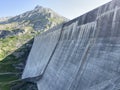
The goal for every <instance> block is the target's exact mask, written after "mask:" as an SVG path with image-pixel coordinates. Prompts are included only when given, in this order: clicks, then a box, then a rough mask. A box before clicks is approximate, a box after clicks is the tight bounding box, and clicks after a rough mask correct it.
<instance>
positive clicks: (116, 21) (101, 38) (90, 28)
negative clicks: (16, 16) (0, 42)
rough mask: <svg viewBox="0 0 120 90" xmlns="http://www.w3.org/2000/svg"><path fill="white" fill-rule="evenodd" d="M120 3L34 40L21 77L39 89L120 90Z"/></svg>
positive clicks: (108, 5) (95, 10)
mask: <svg viewBox="0 0 120 90" xmlns="http://www.w3.org/2000/svg"><path fill="white" fill-rule="evenodd" d="M119 75H120V1H119V0H113V1H111V2H109V3H107V4H105V5H103V6H101V7H99V8H97V9H94V10H93V11H91V12H88V13H86V14H84V15H82V16H80V17H77V18H75V19H74V20H71V21H69V22H67V23H64V24H63V25H60V26H58V27H57V28H54V29H51V30H50V31H48V32H45V33H43V34H42V35H39V36H38V37H36V38H35V41H34V44H33V47H32V49H31V52H30V54H29V57H28V60H27V64H26V67H25V70H24V72H23V75H22V78H23V79H28V81H31V82H36V83H37V87H38V90H119V89H120V86H119V85H120V76H119Z"/></svg>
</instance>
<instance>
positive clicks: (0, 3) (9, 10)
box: [0, 0, 111, 19]
mask: <svg viewBox="0 0 120 90" xmlns="http://www.w3.org/2000/svg"><path fill="white" fill-rule="evenodd" d="M109 1H111V0H0V17H6V16H15V15H18V14H21V13H23V12H26V11H29V10H32V9H33V8H34V7H35V6H36V5H40V6H43V7H48V8H51V9H53V10H54V11H55V12H57V13H59V14H60V15H63V16H65V17H67V18H69V19H73V18H75V17H77V16H80V15H82V14H84V13H86V12H88V11H90V10H92V9H94V8H96V7H98V6H100V5H102V4H104V3H106V2H109Z"/></svg>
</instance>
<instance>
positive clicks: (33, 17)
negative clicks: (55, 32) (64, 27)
mask: <svg viewBox="0 0 120 90" xmlns="http://www.w3.org/2000/svg"><path fill="white" fill-rule="evenodd" d="M65 21H67V19H66V18H64V17H62V16H60V15H58V14H57V13H55V12H54V11H52V10H51V9H48V8H44V7H41V6H36V7H35V8H34V9H33V10H31V11H27V12H25V13H23V14H20V15H17V16H14V17H6V18H0V90H9V89H10V87H11V82H12V83H13V82H16V80H18V81H19V79H20V78H21V74H22V71H23V69H24V66H25V63H26V59H27V57H28V54H29V51H30V49H31V47H32V44H33V41H34V39H33V38H34V37H35V36H36V35H38V34H40V33H42V32H45V31H47V30H49V29H50V28H52V27H54V26H56V25H59V24H61V23H63V22H65ZM17 90H18V89H17ZM29 90H30V89H29Z"/></svg>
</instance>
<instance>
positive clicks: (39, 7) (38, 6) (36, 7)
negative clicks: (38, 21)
mask: <svg viewBox="0 0 120 90" xmlns="http://www.w3.org/2000/svg"><path fill="white" fill-rule="evenodd" d="M42 8H43V7H42V6H40V5H37V6H35V8H34V9H35V10H36V9H42Z"/></svg>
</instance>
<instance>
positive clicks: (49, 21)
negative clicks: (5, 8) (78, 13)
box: [0, 6, 67, 31]
mask: <svg viewBox="0 0 120 90" xmlns="http://www.w3.org/2000/svg"><path fill="white" fill-rule="evenodd" d="M66 20H67V19H66V18H65V17H63V16H60V15H58V14H57V13H55V12H54V11H52V10H51V9H49V8H44V7H41V6H36V7H35V8H34V9H33V10H31V11H27V12H25V13H23V14H20V15H17V16H15V17H11V18H8V19H6V20H4V21H2V22H0V30H4V29H10V30H12V29H25V30H26V29H34V30H35V31H45V30H48V29H50V28H51V27H53V26H55V25H58V24H60V23H62V22H64V21H66Z"/></svg>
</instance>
